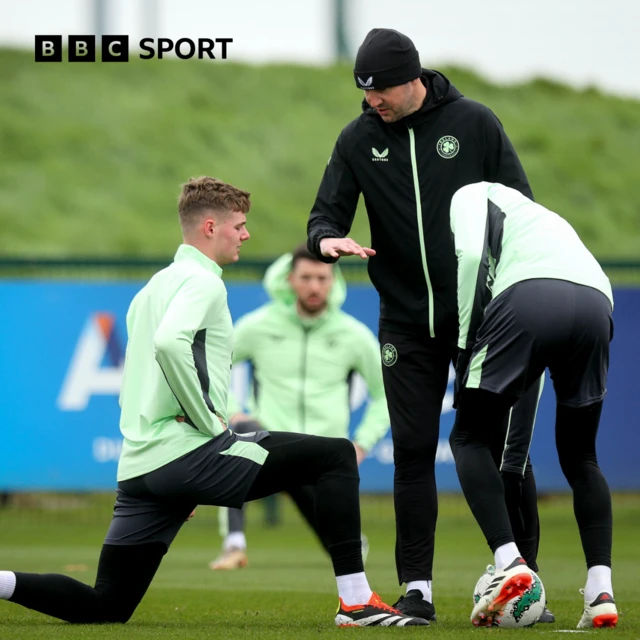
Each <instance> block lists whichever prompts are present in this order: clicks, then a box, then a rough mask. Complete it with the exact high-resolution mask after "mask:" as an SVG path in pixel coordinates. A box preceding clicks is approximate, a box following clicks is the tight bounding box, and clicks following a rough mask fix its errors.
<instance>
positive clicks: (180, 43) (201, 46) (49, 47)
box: [35, 35, 233, 62]
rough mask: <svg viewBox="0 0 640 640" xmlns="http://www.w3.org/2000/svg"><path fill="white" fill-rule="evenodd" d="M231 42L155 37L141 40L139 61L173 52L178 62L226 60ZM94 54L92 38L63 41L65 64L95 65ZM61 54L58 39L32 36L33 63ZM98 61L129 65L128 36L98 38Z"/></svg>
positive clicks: (78, 37) (82, 37) (224, 40)
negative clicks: (126, 63)
mask: <svg viewBox="0 0 640 640" xmlns="http://www.w3.org/2000/svg"><path fill="white" fill-rule="evenodd" d="M232 42H233V38H198V39H197V40H191V39H190V38H180V39H179V40H176V41H175V42H174V41H173V40H171V38H158V40H157V42H156V39H155V38H142V40H140V43H139V48H140V58H141V59H142V60H150V59H152V58H155V57H157V58H158V60H162V58H163V57H165V54H167V53H170V52H172V51H173V52H175V55H176V57H178V58H180V59H181V60H188V59H189V58H194V57H196V58H198V60H202V59H204V58H207V59H209V60H217V59H220V60H226V59H227V46H228V45H229V44H230V43H232ZM214 49H215V52H214ZM96 52H97V49H96V37H95V36H90V35H87V36H69V37H68V39H67V60H68V61H69V62H95V61H96ZM62 53H63V46H62V36H36V40H35V60H36V62H62ZM100 59H101V60H102V62H129V36H124V35H123V36H102V39H101V47H100Z"/></svg>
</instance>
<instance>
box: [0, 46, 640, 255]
mask: <svg viewBox="0 0 640 640" xmlns="http://www.w3.org/2000/svg"><path fill="white" fill-rule="evenodd" d="M444 71H445V72H446V73H447V74H448V75H449V77H450V79H451V80H452V82H453V83H454V84H456V86H457V87H458V88H459V89H460V90H461V91H462V92H463V93H464V94H465V95H467V96H468V97H470V98H473V99H476V100H479V101H481V102H483V103H485V104H487V105H488V106H489V107H490V108H491V109H493V110H494V111H495V113H496V114H498V116H499V117H500V119H501V120H502V122H503V123H504V125H505V128H506V130H507V132H508V133H509V136H510V137H511V139H512V141H513V142H514V145H515V147H516V149H517V151H518V153H519V155H520V157H521V159H522V162H523V164H524V167H525V169H526V170H527V173H528V175H529V178H530V181H531V184H532V187H533V191H534V193H535V195H536V198H537V199H538V200H539V201H540V202H542V203H543V204H545V205H546V206H549V207H550V208H552V209H555V210H557V211H558V212H559V213H560V214H561V215H563V216H565V217H566V218H567V219H568V220H569V221H570V222H571V223H572V224H574V225H575V227H576V229H577V230H578V232H579V234H580V235H581V237H582V238H583V239H584V240H585V242H586V244H587V246H588V247H589V248H590V249H591V250H592V251H594V252H595V254H596V255H597V256H598V257H599V258H607V257H609V258H615V257H618V258H622V257H627V258H636V259H637V256H638V251H637V248H638V246H640V205H639V204H638V203H640V180H638V174H639V173H640V109H639V103H638V101H635V100H630V99H622V98H615V97H612V96H606V95H602V94H600V93H598V92H597V91H596V90H585V91H575V90H573V89H569V88H568V87H565V86H562V85H559V84H556V83H551V82H546V81H542V80H539V81H533V82H529V83H527V84H522V85H511V86H499V85H495V84H491V83H489V82H487V81H485V80H483V79H482V78H480V77H478V76H476V75H474V74H471V73H468V72H466V71H464V70H461V69H444ZM0 78H1V80H0V98H1V99H0V254H10V255H35V256H51V255H57V256H65V255H75V256H78V255H83V256H86V255H90V256H109V255H114V254H116V255H128V256H135V255H161V256H163V255H166V256H167V257H169V256H171V255H173V251H174V249H175V245H176V243H177V242H178V241H179V232H178V226H177V221H176V214H175V208H176V207H175V202H176V196H177V193H178V189H179V186H178V185H179V184H180V183H181V182H183V181H184V180H185V179H186V178H188V177H189V176H192V175H202V174H209V175H215V176H218V177H220V178H222V179H224V180H227V181H230V182H232V183H234V184H237V185H238V186H240V187H242V188H245V189H247V190H249V191H251V192H252V198H253V203H254V204H253V208H252V211H251V214H250V224H249V228H250V230H251V231H252V232H253V237H252V239H251V240H250V241H249V242H248V243H247V245H246V248H245V249H243V254H244V255H246V256H253V257H255V256H276V255H279V254H280V253H282V252H284V251H288V250H290V249H291V248H292V247H293V246H295V245H296V244H298V243H299V242H300V241H301V240H302V239H303V238H304V237H305V226H306V222H307V217H308V213H309V210H310V207H311V205H312V203H313V200H314V198H315V194H316V191H317V188H318V184H319V182H320V178H321V176H322V173H323V171H324V167H325V165H326V161H327V158H328V157H329V155H330V153H331V150H332V147H333V144H334V142H335V140H336V138H337V136H338V133H339V132H340V130H341V129H342V127H344V126H345V125H346V124H347V123H348V122H349V121H350V120H352V119H353V118H355V117H357V115H358V114H359V113H360V101H361V99H362V92H360V91H358V90H357V89H356V88H355V87H354V86H353V79H352V75H351V69H350V67H349V65H343V66H338V67H330V68H326V69H320V68H308V67H302V66H295V65H265V66H255V67H252V66H247V65H239V64H232V63H206V62H202V61H201V62H198V61H181V60H163V61H157V60H155V61H151V60H147V61H144V60H142V61H141V60H139V59H137V58H135V57H134V58H132V60H131V62H129V63H128V64H122V65H112V64H102V63H99V62H96V63H94V64H85V65H75V64H67V63H61V64H54V65H51V64H48V65H43V64H36V63H35V62H34V61H33V53H32V52H28V51H11V50H0ZM353 236H354V237H355V238H356V239H358V240H359V241H361V242H367V241H368V237H369V233H368V225H367V221H366V216H365V215H363V213H362V212H361V213H360V214H358V215H357V216H356V220H355V223H354V227H353Z"/></svg>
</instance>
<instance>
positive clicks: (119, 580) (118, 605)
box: [11, 433, 364, 623]
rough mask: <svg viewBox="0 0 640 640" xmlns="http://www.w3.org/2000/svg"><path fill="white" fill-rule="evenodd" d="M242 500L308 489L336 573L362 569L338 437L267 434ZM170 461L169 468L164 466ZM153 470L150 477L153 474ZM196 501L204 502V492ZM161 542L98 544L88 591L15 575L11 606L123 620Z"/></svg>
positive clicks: (349, 459)
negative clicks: (94, 572)
mask: <svg viewBox="0 0 640 640" xmlns="http://www.w3.org/2000/svg"><path fill="white" fill-rule="evenodd" d="M259 445H260V446H261V447H263V448H264V449H266V450H267V451H269V455H268V456H267V459H266V460H265V462H264V464H263V465H262V468H261V469H260V472H259V473H258V475H257V477H256V479H255V481H254V483H253V485H252V486H251V489H250V490H249V493H248V495H247V500H256V499H258V498H263V497H265V496H268V495H271V494H273V493H279V492H281V491H287V490H289V489H290V488H295V487H297V486H300V485H313V486H314V489H315V517H316V521H317V522H318V523H319V524H318V527H319V529H320V533H321V535H322V537H323V539H324V540H326V542H327V548H328V551H329V553H330V555H331V559H332V561H333V567H334V572H335V574H336V575H337V576H339V575H346V574H350V573H358V572H361V571H363V570H364V569H363V565H362V552H361V541H360V502H359V495H358V490H359V484H360V478H359V476H358V467H357V463H356V454H355V449H354V447H353V445H352V444H351V442H349V440H346V439H343V438H321V437H316V436H307V435H304V434H292V433H291V434H290V433H271V434H270V436H269V437H268V438H265V439H264V440H262V441H260V442H259ZM169 464H172V463H169ZM155 473H157V472H155ZM201 504H211V502H210V501H207V497H206V496H205V495H203V496H202V502H201ZM166 552H167V547H166V545H165V544H163V543H158V542H156V543H152V544H142V545H131V546H124V545H122V546H121V545H110V544H109V545H107V544H105V545H103V547H102V553H101V555H100V562H99V564H98V574H97V578H96V584H95V587H90V586H89V585H86V584H84V583H83V582H79V581H78V580H74V579H73V578H69V577H68V576H64V575H59V574H32V573H16V588H15V592H14V594H13V596H12V597H11V601H12V602H16V603H18V604H21V605H23V606H25V607H28V608H29V609H34V610H36V611H40V612H41V613H46V614H48V615H50V616H54V617H56V618H61V619H62V620H67V621H68V622H78V623H90V622H126V621H127V620H129V618H130V617H131V615H132V614H133V612H134V611H135V609H136V607H137V606H138V604H139V603H140V601H141V600H142V598H143V596H144V594H145V593H146V591H147V589H148V587H149V584H150V583H151V581H152V579H153V577H154V575H155V573H156V571H157V570H158V567H159V566H160V562H161V560H162V557H163V556H164V555H165V553H166Z"/></svg>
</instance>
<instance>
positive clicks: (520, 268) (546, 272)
mask: <svg viewBox="0 0 640 640" xmlns="http://www.w3.org/2000/svg"><path fill="white" fill-rule="evenodd" d="M451 230H452V232H453V234H454V236H455V249H456V255H457V257H458V314H459V321H460V332H459V335H458V347H459V348H460V349H471V348H473V346H474V343H475V336H476V333H477V330H478V327H479V326H480V324H481V323H482V316H483V312H484V308H485V307H486V306H487V304H488V303H489V302H490V301H491V299H492V298H495V297H496V296H498V295H500V294H501V293H502V292H503V291H505V290H506V289H508V288H509V287H510V286H512V285H514V284H515V283H516V282H521V281H522V280H531V279H534V278H552V279H556V280H568V281H569V282H575V283H577V284H581V285H585V286H587V287H593V288H594V289H597V290H598V291H601V292H602V293H604V295H605V296H607V298H609V300H610V302H611V306H612V307H613V293H612V291H611V283H610V282H609V279H608V278H607V276H606V275H605V273H604V271H603V270H602V267H601V266H600V265H599V264H598V261H597V260H596V259H595V258H594V257H593V255H592V254H591V253H590V252H589V250H588V249H587V248H586V247H585V246H584V244H583V243H582V241H581V240H580V238H579V237H578V234H577V233H576V232H575V231H574V229H573V227H572V226H571V225H570V224H569V223H568V222H567V221H566V220H564V219H563V218H561V217H560V216H559V215H558V214H556V213H554V212H553V211H549V209H545V208H544V207H543V206H541V205H539V204H537V203H535V202H533V201H531V200H529V198H527V197H526V196H523V195H522V194H521V193H520V192H519V191H516V190H515V189H511V188H509V187H505V186H504V185H501V184H496V183H489V182H477V183H475V184H470V185H467V186H465V187H462V188H461V189H458V191H456V193H455V195H454V196H453V199H452V201H451Z"/></svg>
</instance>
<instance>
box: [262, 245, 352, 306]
mask: <svg viewBox="0 0 640 640" xmlns="http://www.w3.org/2000/svg"><path fill="white" fill-rule="evenodd" d="M292 257H293V254H291V253H285V254H284V255H283V256H280V257H279V258H278V259H277V260H276V261H275V262H274V263H273V264H272V265H271V266H270V267H269V268H268V269H267V271H266V273H265V274H264V279H263V280H262V285H263V287H264V289H265V291H266V292H267V293H268V294H269V297H270V298H271V299H272V300H273V301H274V302H277V303H279V304H282V305H284V306H286V307H287V308H289V309H292V310H295V305H296V296H295V293H294V292H293V289H292V288H291V285H290V284H289V274H290V273H291V259H292ZM333 277H334V283H333V287H331V291H330V292H329V299H328V311H335V310H338V309H340V307H342V305H343V304H344V301H345V300H346V298H347V283H346V281H345V279H344V276H343V275H342V271H341V270H340V267H339V266H338V265H337V264H336V265H334V266H333Z"/></svg>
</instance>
